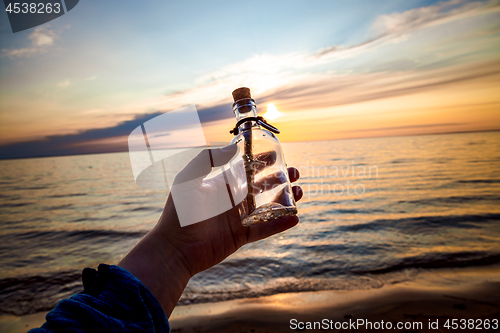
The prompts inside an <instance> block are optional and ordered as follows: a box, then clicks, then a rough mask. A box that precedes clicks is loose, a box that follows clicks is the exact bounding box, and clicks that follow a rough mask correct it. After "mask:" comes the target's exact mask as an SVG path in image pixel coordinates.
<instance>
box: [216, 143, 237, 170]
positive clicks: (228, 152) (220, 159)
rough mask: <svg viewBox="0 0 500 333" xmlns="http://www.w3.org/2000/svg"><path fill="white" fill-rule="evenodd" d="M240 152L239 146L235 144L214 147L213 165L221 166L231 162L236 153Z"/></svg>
mask: <svg viewBox="0 0 500 333" xmlns="http://www.w3.org/2000/svg"><path fill="white" fill-rule="evenodd" d="M237 152H238V146H237V145H235V144H232V145H228V146H225V147H223V148H212V149H210V154H211V155H212V163H213V165H212V166H213V167H220V166H223V165H225V164H226V163H227V162H229V161H230V160H231V159H232V158H233V157H234V155H236V153H237Z"/></svg>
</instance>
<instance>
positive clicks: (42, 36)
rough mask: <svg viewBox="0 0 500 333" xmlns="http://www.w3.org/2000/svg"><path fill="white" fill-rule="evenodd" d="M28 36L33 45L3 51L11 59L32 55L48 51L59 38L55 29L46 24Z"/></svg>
mask: <svg viewBox="0 0 500 333" xmlns="http://www.w3.org/2000/svg"><path fill="white" fill-rule="evenodd" d="M28 38H29V39H30V40H31V46H30V47H25V48H20V49H11V50H7V49H3V50H2V52H3V53H4V54H5V55H6V56H8V57H9V58H11V59H15V58H21V57H30V56H34V55H36V54H40V53H45V52H47V51H48V50H49V49H50V48H51V47H52V46H53V45H54V43H55V41H56V39H57V38H59V35H58V33H56V32H55V31H54V30H48V29H47V27H46V26H41V27H38V28H36V29H35V30H34V31H33V32H32V33H31V34H30V35H29V36H28Z"/></svg>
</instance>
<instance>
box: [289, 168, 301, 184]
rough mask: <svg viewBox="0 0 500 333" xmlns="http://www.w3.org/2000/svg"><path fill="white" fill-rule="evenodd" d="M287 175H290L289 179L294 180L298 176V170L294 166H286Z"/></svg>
mask: <svg viewBox="0 0 500 333" xmlns="http://www.w3.org/2000/svg"><path fill="white" fill-rule="evenodd" d="M288 177H290V181H291V182H292V183H293V182H296V181H297V180H298V179H299V178H300V172H299V170H297V169H296V168H294V167H290V168H288Z"/></svg>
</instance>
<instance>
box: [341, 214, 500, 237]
mask: <svg viewBox="0 0 500 333" xmlns="http://www.w3.org/2000/svg"><path fill="white" fill-rule="evenodd" d="M499 220H500V214H482V215H455V216H453V215H451V216H450V215H446V216H420V217H408V218H401V219H380V220H375V221H372V222H368V223H362V224H353V225H344V226H339V227H337V230H338V231H340V232H356V231H358V232H359V231H378V230H383V229H390V228H392V229H398V230H399V231H400V232H402V233H407V234H416V233H425V232H428V231H429V229H435V228H449V227H453V228H465V229H473V228H479V226H478V224H481V223H490V222H493V221H495V222H496V221H499Z"/></svg>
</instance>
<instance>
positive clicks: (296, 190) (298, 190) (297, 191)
mask: <svg viewBox="0 0 500 333" xmlns="http://www.w3.org/2000/svg"><path fill="white" fill-rule="evenodd" d="M292 192H293V197H294V198H295V201H299V200H300V199H302V196H303V195H304V192H303V191H302V187H300V186H293V187H292Z"/></svg>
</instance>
